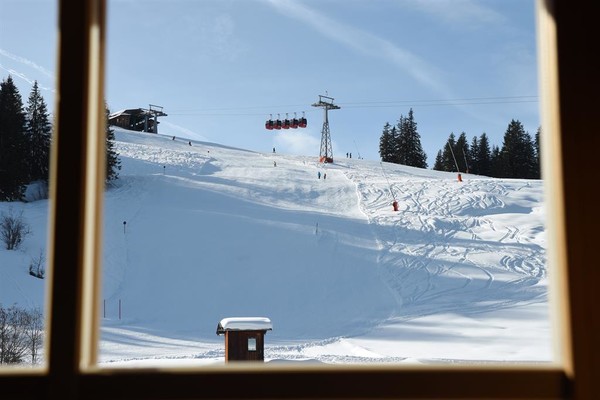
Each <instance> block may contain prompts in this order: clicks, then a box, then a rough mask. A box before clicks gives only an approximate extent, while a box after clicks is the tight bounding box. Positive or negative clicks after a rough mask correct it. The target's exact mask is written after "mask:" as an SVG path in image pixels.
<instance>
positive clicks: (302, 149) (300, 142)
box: [274, 130, 321, 155]
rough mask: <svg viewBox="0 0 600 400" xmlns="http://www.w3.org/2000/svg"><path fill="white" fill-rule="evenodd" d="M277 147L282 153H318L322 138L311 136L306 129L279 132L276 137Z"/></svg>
mask: <svg viewBox="0 0 600 400" xmlns="http://www.w3.org/2000/svg"><path fill="white" fill-rule="evenodd" d="M274 142H275V147H276V148H277V149H278V151H279V152H281V153H287V154H296V155H312V154H318V150H319V146H320V144H321V139H320V138H319V139H318V138H316V137H314V136H311V135H310V134H309V133H308V132H305V131H296V130H294V131H289V132H277V133H276V134H275V138H274Z"/></svg>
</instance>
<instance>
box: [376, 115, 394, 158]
mask: <svg viewBox="0 0 600 400" xmlns="http://www.w3.org/2000/svg"><path fill="white" fill-rule="evenodd" d="M391 130H392V126H391V125H390V123H389V122H386V123H385V125H384V126H383V132H382V133H381V137H380V138H379V157H380V158H381V161H385V162H390V160H391V159H392V157H393V151H394V150H393V145H394V143H393V137H392V132H391Z"/></svg>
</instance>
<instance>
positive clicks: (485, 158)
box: [477, 132, 493, 176]
mask: <svg viewBox="0 0 600 400" xmlns="http://www.w3.org/2000/svg"><path fill="white" fill-rule="evenodd" d="M477 169H478V171H477V173H478V174H479V175H484V176H493V175H492V152H491V150H490V142H489V140H488V137H487V134H486V133H485V132H483V133H482V134H481V136H480V137H479V148H478V152H477Z"/></svg>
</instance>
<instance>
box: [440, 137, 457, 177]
mask: <svg viewBox="0 0 600 400" xmlns="http://www.w3.org/2000/svg"><path fill="white" fill-rule="evenodd" d="M455 147H456V137H455V136H454V132H451V133H450V136H448V140H447V141H446V144H445V145H444V150H443V151H442V165H443V168H444V169H443V170H442V171H447V172H458V171H456V162H455V161H454V156H455V154H453V152H454V148H455Z"/></svg>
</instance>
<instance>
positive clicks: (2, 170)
mask: <svg viewBox="0 0 600 400" xmlns="http://www.w3.org/2000/svg"><path fill="white" fill-rule="evenodd" d="M27 156H28V154H27V137H26V135H25V113H24V111H23V102H22V100H21V95H20V94H19V90H18V89H17V87H16V86H15V84H14V82H13V80H12V77H11V76H10V75H9V76H8V78H7V79H6V80H3V81H2V83H0V201H15V200H21V199H22V197H23V194H24V192H25V185H26V184H27V182H28V181H27V179H28V175H29V174H28V170H27Z"/></svg>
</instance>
